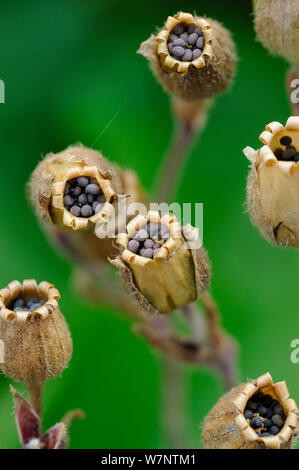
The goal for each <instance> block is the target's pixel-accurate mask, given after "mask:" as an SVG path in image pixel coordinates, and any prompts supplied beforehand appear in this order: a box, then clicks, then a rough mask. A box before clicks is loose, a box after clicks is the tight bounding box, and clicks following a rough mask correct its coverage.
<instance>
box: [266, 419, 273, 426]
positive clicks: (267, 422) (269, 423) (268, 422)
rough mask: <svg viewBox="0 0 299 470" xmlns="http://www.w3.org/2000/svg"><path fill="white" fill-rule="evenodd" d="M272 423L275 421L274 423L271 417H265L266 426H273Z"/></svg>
mask: <svg viewBox="0 0 299 470" xmlns="http://www.w3.org/2000/svg"><path fill="white" fill-rule="evenodd" d="M272 424H273V423H272V421H271V419H268V418H267V419H265V421H264V426H265V428H271V426H272Z"/></svg>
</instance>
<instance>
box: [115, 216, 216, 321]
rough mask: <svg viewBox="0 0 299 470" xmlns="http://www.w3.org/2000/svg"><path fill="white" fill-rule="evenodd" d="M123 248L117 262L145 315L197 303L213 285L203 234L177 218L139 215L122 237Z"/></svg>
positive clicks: (126, 285)
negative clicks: (202, 240) (207, 288)
mask: <svg viewBox="0 0 299 470" xmlns="http://www.w3.org/2000/svg"><path fill="white" fill-rule="evenodd" d="M187 242H188V243H189V244H191V243H193V245H192V248H188V245H187ZM117 244H118V245H119V246H120V248H121V250H122V253H121V255H120V256H119V257H117V258H116V259H114V260H112V261H111V262H112V264H114V265H115V266H117V267H118V268H119V269H120V270H121V273H122V279H123V282H124V285H125V287H126V289H127V291H128V292H129V293H130V294H131V295H132V296H133V297H135V299H136V300H137V301H138V302H139V304H140V305H141V307H142V308H143V310H144V311H145V312H150V313H155V312H157V311H158V312H161V313H168V312H171V311H172V310H174V309H176V308H179V307H182V306H184V305H187V304H188V303H190V302H192V301H194V300H195V299H196V298H197V297H198V296H199V295H200V294H201V293H202V291H203V290H204V289H205V288H206V286H207V285H208V282H209V272H210V271H209V262H208V260H207V256H206V254H205V251H204V249H203V248H201V247H200V244H199V241H198V231H197V230H196V229H194V228H193V227H191V226H189V225H188V226H185V227H181V226H180V224H179V223H178V222H177V220H176V218H175V217H174V216H173V215H172V214H166V215H164V216H163V217H162V218H160V216H159V213H158V212H155V211H150V212H148V215H147V218H145V217H143V216H141V215H138V216H137V217H135V218H134V219H133V220H131V221H130V222H129V224H128V225H127V233H122V234H119V236H118V238H117ZM193 248H194V249H193Z"/></svg>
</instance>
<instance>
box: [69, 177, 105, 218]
mask: <svg viewBox="0 0 299 470" xmlns="http://www.w3.org/2000/svg"><path fill="white" fill-rule="evenodd" d="M63 200H64V207H65V208H66V209H67V210H68V211H70V212H71V214H73V215H74V216H75V217H92V216H93V215H95V214H98V213H99V212H100V211H101V210H102V208H103V205H104V204H105V200H106V199H105V196H104V194H103V191H102V189H101V187H100V186H99V183H98V182H97V180H96V179H95V178H89V177H88V176H79V177H78V178H73V179H71V180H68V181H67V183H66V185H65V189H64V198H63Z"/></svg>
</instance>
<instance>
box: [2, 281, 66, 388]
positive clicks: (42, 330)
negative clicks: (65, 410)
mask: <svg viewBox="0 0 299 470" xmlns="http://www.w3.org/2000/svg"><path fill="white" fill-rule="evenodd" d="M59 299H60V294H59V292H58V290H57V289H55V287H54V286H53V285H52V284H50V283H49V282H41V283H40V284H39V285H37V283H36V281H35V280H33V279H29V280H25V281H23V283H22V284H20V283H19V282H18V281H13V282H11V283H10V284H8V286H7V287H5V288H4V289H1V290H0V340H1V341H2V343H3V345H4V354H3V358H2V361H3V362H2V363H1V364H0V368H1V370H2V371H3V372H4V374H6V375H8V376H9V377H11V378H13V379H14V380H19V381H20V382H23V383H24V384H25V385H27V386H29V387H31V386H33V385H38V384H42V383H43V382H44V381H45V380H47V379H48V378H50V377H54V376H56V375H58V374H60V373H61V372H62V371H63V369H64V368H65V367H66V366H67V364H68V362H69V360H70V358H71V355H72V340H71V337H70V333H69V329H68V327H67V324H66V322H65V319H64V317H63V315H62V314H61V313H60V310H59V308H58V300H59Z"/></svg>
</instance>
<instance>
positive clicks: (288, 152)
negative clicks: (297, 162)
mask: <svg viewBox="0 0 299 470" xmlns="http://www.w3.org/2000/svg"><path fill="white" fill-rule="evenodd" d="M296 154H297V150H296V148H295V147H293V146H290V147H287V148H286V149H285V151H284V152H283V155H282V159H283V160H292V159H293V158H294V156H295V155H296Z"/></svg>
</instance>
